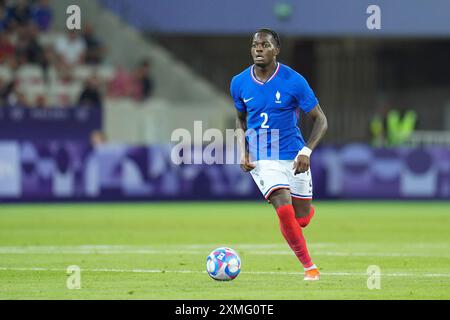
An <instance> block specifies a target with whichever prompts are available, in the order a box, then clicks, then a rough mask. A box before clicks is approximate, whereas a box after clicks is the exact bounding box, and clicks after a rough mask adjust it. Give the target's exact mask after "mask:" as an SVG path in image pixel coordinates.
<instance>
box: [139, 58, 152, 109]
mask: <svg viewBox="0 0 450 320" xmlns="http://www.w3.org/2000/svg"><path fill="white" fill-rule="evenodd" d="M150 66H151V65H150V61H149V60H148V59H145V60H143V61H142V62H141V63H140V64H139V65H138V67H137V68H136V70H135V81H136V82H137V88H138V92H137V94H136V98H137V100H140V101H143V100H146V99H147V98H149V97H150V96H151V94H152V93H153V79H152V78H151V77H150V74H149V73H150Z"/></svg>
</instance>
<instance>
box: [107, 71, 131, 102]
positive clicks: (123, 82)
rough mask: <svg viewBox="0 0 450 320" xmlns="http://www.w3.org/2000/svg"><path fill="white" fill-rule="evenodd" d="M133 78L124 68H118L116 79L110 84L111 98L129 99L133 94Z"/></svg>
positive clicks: (109, 92)
mask: <svg viewBox="0 0 450 320" xmlns="http://www.w3.org/2000/svg"><path fill="white" fill-rule="evenodd" d="M133 85H134V83H133V76H132V75H131V73H130V72H128V70H126V69H125V68H124V67H123V66H120V65H119V66H118V67H117V70H116V72H115V74H114V78H113V79H112V80H111V82H110V83H109V84H108V94H109V96H111V97H116V98H117V97H129V96H131V95H132V93H133Z"/></svg>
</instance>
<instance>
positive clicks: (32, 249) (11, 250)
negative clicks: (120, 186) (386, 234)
mask: <svg viewBox="0 0 450 320" xmlns="http://www.w3.org/2000/svg"><path fill="white" fill-rule="evenodd" d="M285 247H286V246H284V248H285ZM174 248H176V249H174ZM182 248H184V246H171V247H170V248H167V247H166V248H161V247H151V246H147V247H140V246H114V245H113V246H108V245H98V246H95V245H83V246H24V247H21V246H0V254H82V255H90V254H92V255H95V254H99V255H114V254H148V255H152V254H154V255H157V254H159V255H172V254H192V255H194V254H207V253H209V249H211V248H214V246H209V247H208V250H192V249H191V248H192V246H191V245H189V246H186V248H189V249H182ZM236 248H240V249H242V251H245V254H246V255H292V254H293V253H292V251H291V250H289V249H286V250H267V249H268V247H264V246H261V247H260V246H255V247H254V248H252V247H250V246H247V247H246V249H244V247H243V246H239V245H237V246H236ZM261 248H263V249H266V250H261ZM274 248H275V247H274ZM276 248H282V246H280V245H278V246H277V247H276ZM312 253H313V254H314V255H315V256H337V257H394V258H395V257H436V258H441V259H445V258H447V259H448V258H450V255H448V254H443V253H442V252H441V253H436V254H432V253H423V252H410V253H404V252H358V251H323V250H320V249H319V250H317V251H313V252H312Z"/></svg>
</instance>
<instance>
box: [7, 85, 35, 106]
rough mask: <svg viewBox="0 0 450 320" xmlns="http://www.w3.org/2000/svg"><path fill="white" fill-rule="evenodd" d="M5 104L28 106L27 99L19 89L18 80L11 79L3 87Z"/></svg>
mask: <svg viewBox="0 0 450 320" xmlns="http://www.w3.org/2000/svg"><path fill="white" fill-rule="evenodd" d="M2 95H4V100H5V104H6V105H7V106H10V107H28V106H29V104H28V101H27V99H26V97H25V94H24V93H23V92H22V90H20V87H19V80H18V79H13V80H12V81H11V82H10V83H9V84H8V85H7V86H6V88H5V91H4V93H3V94H2Z"/></svg>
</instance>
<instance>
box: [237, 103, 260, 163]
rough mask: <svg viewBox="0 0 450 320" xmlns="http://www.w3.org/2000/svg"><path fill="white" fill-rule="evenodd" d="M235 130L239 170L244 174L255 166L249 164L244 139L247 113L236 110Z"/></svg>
mask: <svg viewBox="0 0 450 320" xmlns="http://www.w3.org/2000/svg"><path fill="white" fill-rule="evenodd" d="M236 130H237V139H238V147H239V155H240V158H241V159H240V163H241V169H242V170H244V171H245V172H248V171H251V170H253V169H254V168H255V165H254V164H252V163H251V162H250V156H249V153H248V145H247V141H246V139H245V132H246V131H247V112H245V111H239V110H236Z"/></svg>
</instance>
